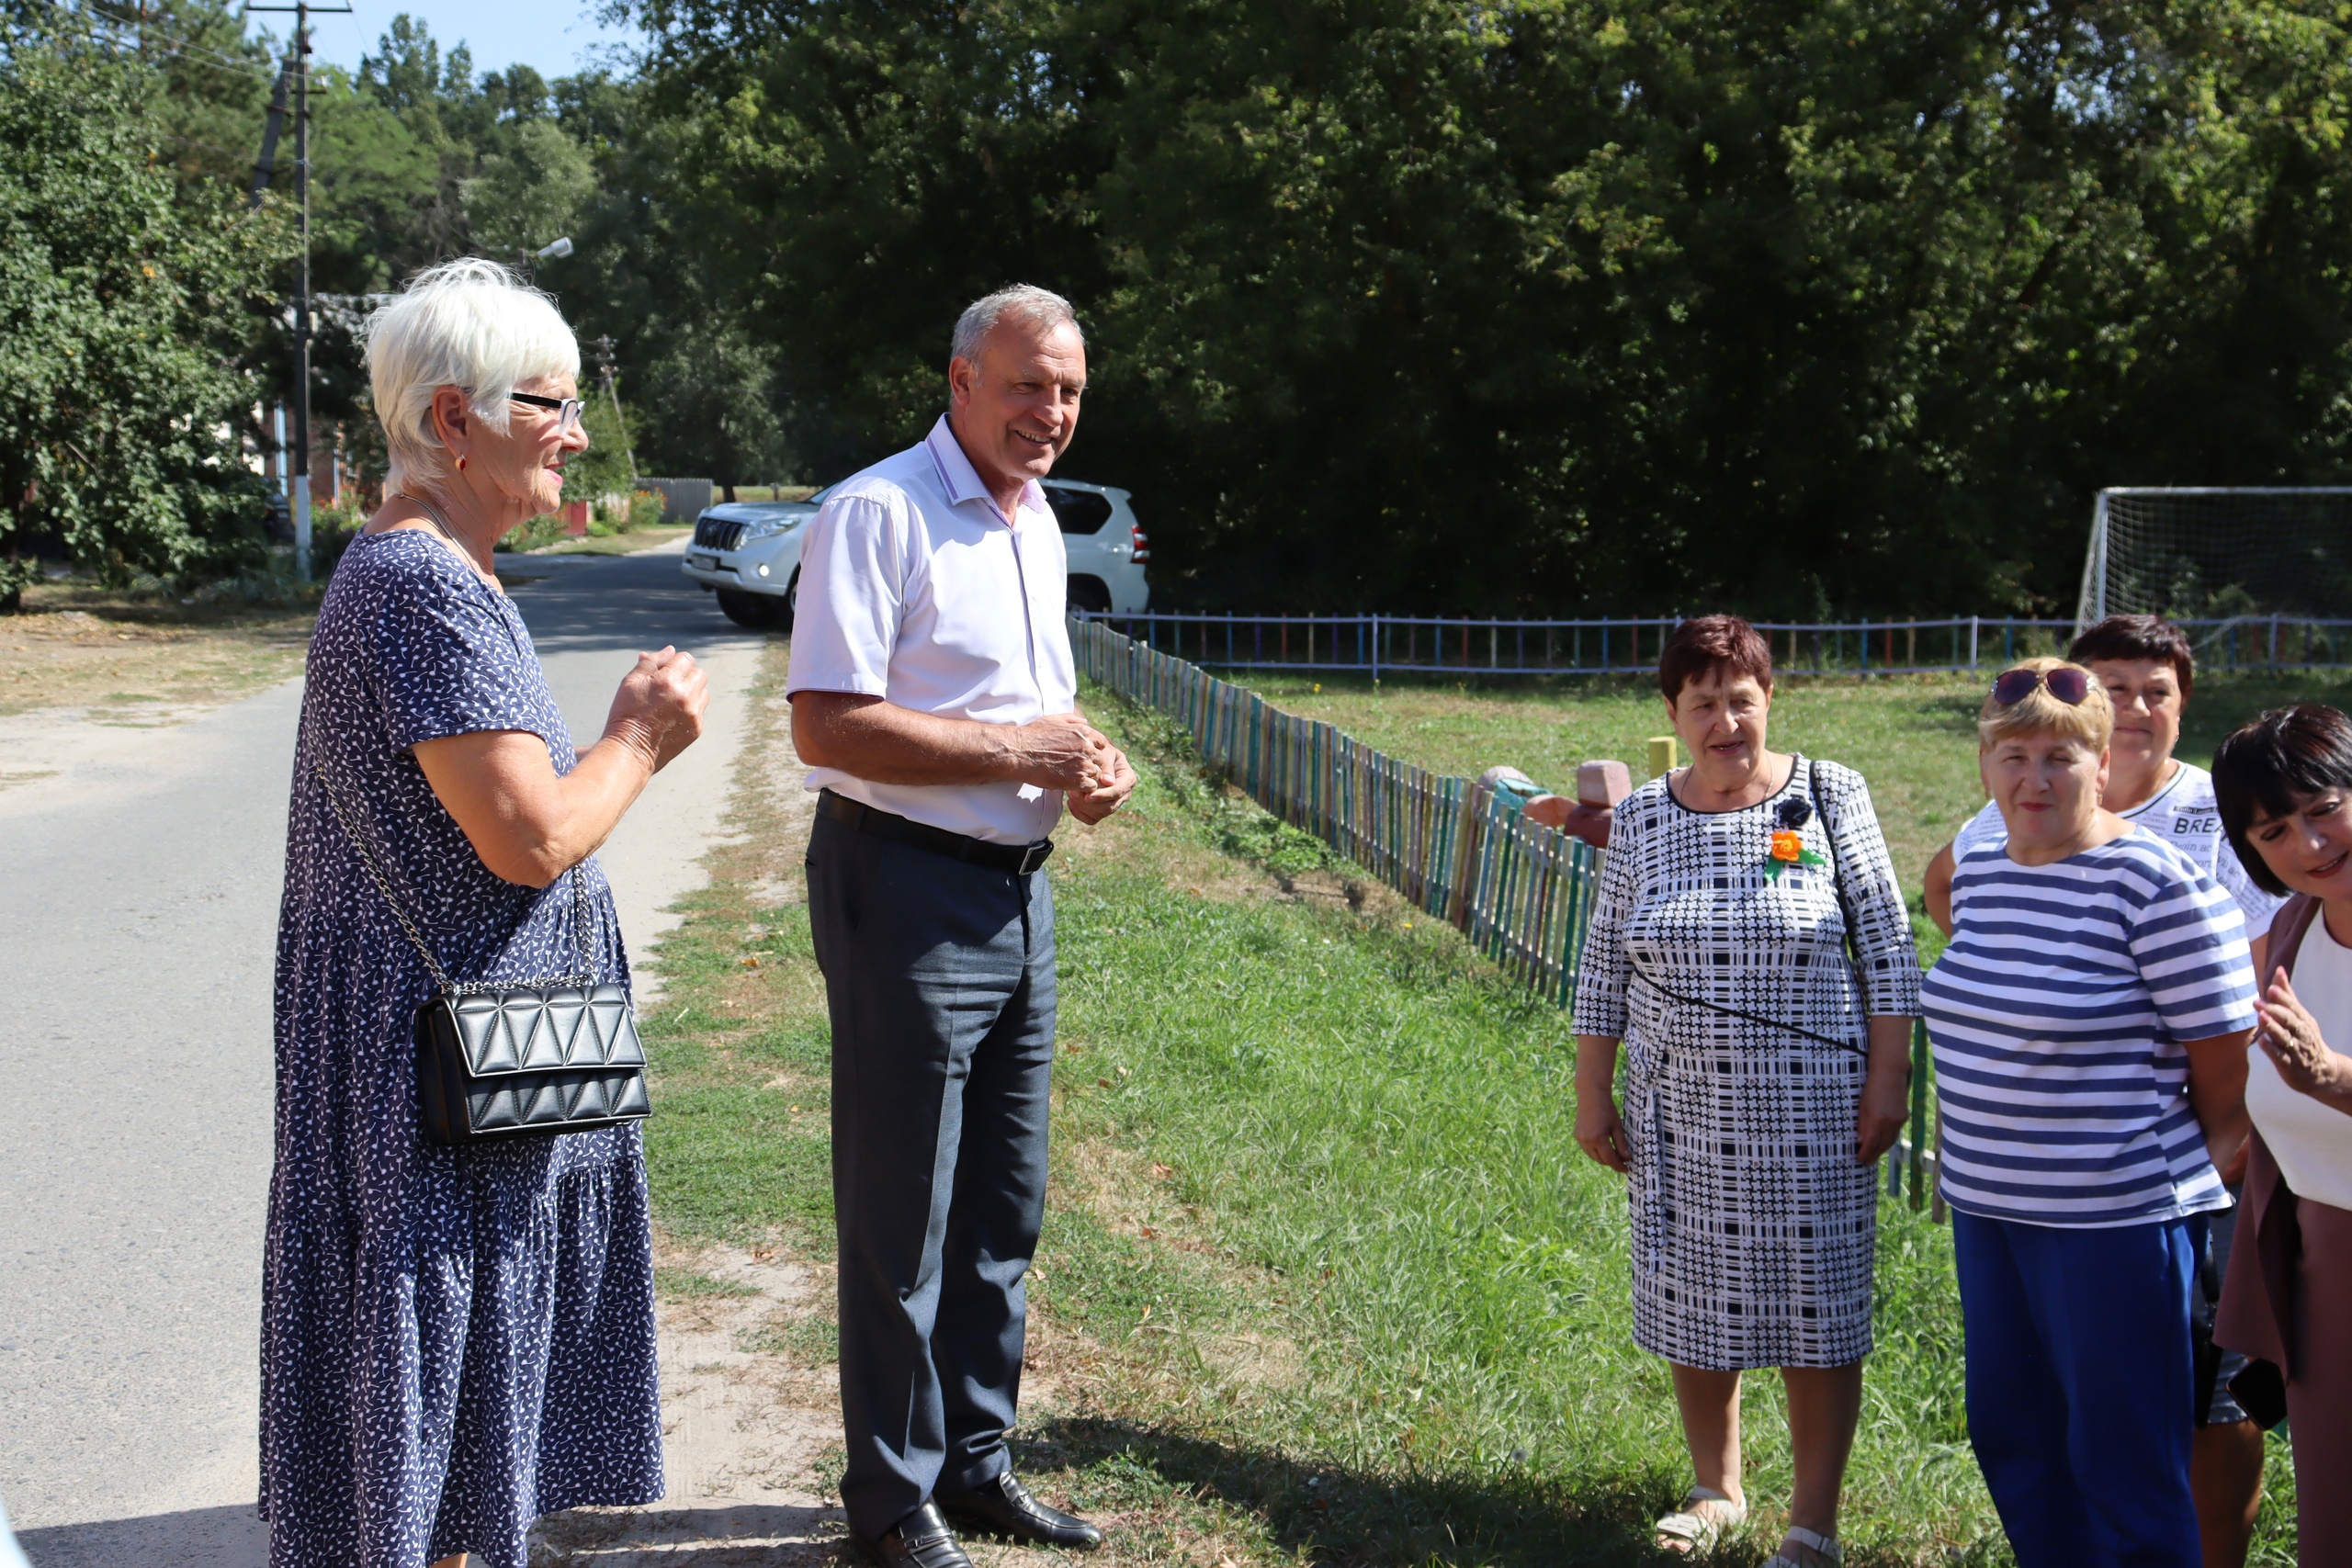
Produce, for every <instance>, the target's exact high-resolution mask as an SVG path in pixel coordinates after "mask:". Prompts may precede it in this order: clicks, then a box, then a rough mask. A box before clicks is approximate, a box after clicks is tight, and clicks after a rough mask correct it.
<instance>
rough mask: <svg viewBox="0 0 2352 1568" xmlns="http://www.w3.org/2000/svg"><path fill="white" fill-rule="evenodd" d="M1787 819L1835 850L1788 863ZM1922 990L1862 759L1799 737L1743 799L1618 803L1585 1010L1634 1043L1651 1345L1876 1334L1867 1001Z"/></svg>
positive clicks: (1758, 1344)
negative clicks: (1708, 805) (1864, 1139)
mask: <svg viewBox="0 0 2352 1568" xmlns="http://www.w3.org/2000/svg"><path fill="white" fill-rule="evenodd" d="M1825 817H1826V818H1827V820H1826V822H1825V821H1824V820H1823V818H1825ZM1775 829H1793V830H1794V831H1796V832H1797V833H1798V834H1799V836H1800V838H1801V840H1802V841H1803V845H1804V849H1805V850H1806V851H1807V852H1810V853H1812V854H1813V855H1814V856H1815V863H1812V864H1805V863H1799V864H1796V865H1785V866H1783V867H1781V870H1780V871H1779V872H1778V873H1777V874H1776V873H1774V872H1773V871H1772V870H1771V869H1770V868H1771V867H1772V865H1773V856H1772V835H1773V833H1774V831H1775ZM1833 865H1834V867H1835V870H1836V873H1837V875H1836V877H1835V878H1834V879H1833V877H1832V875H1831V870H1832V866H1833ZM1841 893H1842V897H1841ZM1849 920H1850V924H1849ZM1849 931H1850V932H1851V934H1852V939H1853V950H1854V953H1855V955H1856V956H1855V957H1852V958H1849V956H1848V953H1847V939H1848V934H1849ZM1702 1004H1712V1006H1710V1005H1702ZM1918 1010H1919V960H1918V956H1917V951H1916V950H1915V949H1914V948H1913V946H1912V942H1911V925H1910V918H1909V915H1908V913H1907V911H1906V910H1905V908H1904V904H1903V895H1902V894H1901V892H1899V891H1898V890H1897V888H1896V886H1895V882H1894V865H1893V863H1891V862H1890V861H1889V860H1888V858H1887V853H1886V840H1885V839H1884V838H1883V836H1882V835H1881V834H1880V832H1879V826H1878V817H1877V814H1876V813H1875V812H1874V811H1872V810H1871V796H1870V790H1869V787H1868V786H1867V785H1865V784H1863V782H1862V776H1861V774H1860V773H1856V772H1854V771H1853V770H1852V769H1851V768H1847V767H1841V766H1839V765H1838V763H1836V762H1810V761H1806V760H1805V759H1804V758H1803V757H1799V758H1796V759H1794V760H1793V765H1792V768H1791V769H1790V774H1789V778H1788V780H1787V782H1786V783H1785V784H1783V785H1782V787H1781V789H1780V790H1778V791H1777V792H1775V793H1774V794H1772V795H1770V796H1768V797H1767V798H1765V799H1763V800H1761V801H1758V803H1757V804H1756V805H1754V806H1750V807H1746V808H1745V809H1742V810H1738V811H1692V810H1691V809H1689V808H1688V807H1684V806H1683V805H1682V804H1681V803H1680V802H1679V801H1678V800H1677V799H1676V798H1675V797H1674V795H1673V793H1672V791H1671V790H1669V789H1668V786H1667V783H1666V781H1665V780H1663V779H1657V780H1653V781H1651V782H1650V783H1649V784H1645V785H1644V786H1643V787H1642V788H1640V789H1638V790H1635V791H1634V793H1633V794H1632V795H1629V796H1627V797H1626V799H1625V800H1624V801H1623V803H1622V804H1620V805H1619V807H1617V818H1616V822H1615V824H1614V826H1613V827H1612V829H1611V832H1610V839H1609V851H1608V859H1607V860H1606V861H1605V862H1604V863H1603V865H1602V868H1601V874H1600V893H1599V897H1598V898H1597V899H1596V901H1595V908H1594V910H1593V916H1592V924H1591V926H1590V927H1589V930H1588V931H1587V934H1586V937H1585V944H1584V953H1583V962H1582V967H1581V970H1580V972H1579V974H1578V976H1577V996H1576V1014H1575V1023H1574V1027H1575V1029H1576V1032H1577V1033H1578V1034H1598V1035H1607V1036H1609V1037H1611V1038H1613V1039H1621V1040H1623V1042H1624V1048H1625V1080H1624V1100H1625V1104H1624V1112H1623V1116H1624V1122H1625V1130H1626V1132H1627V1134H1628V1135H1629V1139H1630V1142H1631V1144H1632V1146H1633V1158H1632V1160H1631V1162H1630V1164H1631V1167H1632V1179H1631V1180H1630V1181H1629V1182H1628V1183H1627V1197H1628V1200H1629V1202H1630V1206H1631V1209H1632V1221H1633V1273H1634V1342H1635V1343H1636V1344H1638V1345H1640V1346H1641V1347H1642V1348H1644V1349H1645V1350H1647V1351H1649V1352H1651V1353H1652V1354H1653V1355H1657V1356H1663V1357H1665V1358H1666V1359H1668V1360H1669V1361H1673V1362H1676V1363H1678V1364H1679V1365H1681V1366H1686V1367H1703V1368H1710V1369H1713V1370H1716V1371H1733V1370H1744V1369H1747V1368H1750V1367H1842V1366H1847V1365H1849V1364H1850V1363H1852V1362H1855V1361H1859V1360H1860V1359H1862V1358H1863V1357H1864V1356H1866V1355H1868V1354H1869V1353H1870V1348H1871V1283H1872V1280H1871V1274H1872V1266H1873V1262H1874V1260H1875V1258H1876V1256H1877V1244H1878V1229H1877V1216H1878V1208H1877V1203H1878V1200H1877V1196H1876V1193H1877V1184H1876V1182H1875V1180H1874V1179H1873V1176H1874V1171H1873V1169H1872V1168H1871V1167H1867V1166H1862V1165H1858V1164H1856V1163H1855V1161H1854V1149H1855V1139H1856V1136H1857V1130H1856V1126H1855V1123H1856V1121H1857V1119H1858V1116H1859V1113H1860V1106H1861V1093H1862V1080H1863V1077H1864V1067H1865V1057H1864V1055H1863V1051H1864V1044H1865V1028H1864V1021H1865V1019H1866V1018H1869V1017H1872V1016H1888V1015H1905V1016H1907V1015H1915V1014H1917V1012H1918ZM1776 1025H1777V1026H1778V1027H1776ZM1799 1031H1803V1032H1802V1033H1801V1032H1799ZM1808 1035H1811V1036H1815V1037H1818V1038H1808V1037H1807V1036H1808ZM1824 1041H1836V1042H1839V1043H1838V1044H1826V1043H1823V1042H1824Z"/></svg>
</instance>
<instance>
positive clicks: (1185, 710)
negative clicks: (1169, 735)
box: [1070, 621, 1600, 1007]
mask: <svg viewBox="0 0 2352 1568" xmlns="http://www.w3.org/2000/svg"><path fill="white" fill-rule="evenodd" d="M1070 647H1071V649H1072V651H1073V652H1074V653H1075V654H1076V656H1077V660H1078V667H1079V669H1080V671H1081V672H1083V673H1084V674H1086V675H1089V676H1091V677H1092V678H1093V679H1094V680H1096V681H1098V682H1101V683H1102V684H1103V685H1105V686H1108V687H1109V688H1110V689H1111V690H1113V691H1114V692H1116V693H1117V694H1119V695H1121V696H1122V697H1125V698H1126V699H1127V700H1128V701H1129V702H1132V703H1135V704H1136V705H1138V706H1142V707H1148V708H1151V709H1153V710H1155V711H1156V712H1159V713H1162V714H1165V715H1167V716H1170V718H1173V719H1174V720H1176V721H1177V722H1178V723H1180V724H1182V725H1183V726H1184V728H1187V729H1188V730H1190V731H1191V732H1192V736H1193V745H1194V746H1195V747H1197V748H1198V749H1199V751H1200V754H1201V758H1202V761H1204V763H1205V764H1206V766H1207V767H1208V769H1209V771H1210V772H1211V773H1216V774H1218V775H1220V776H1222V777H1224V778H1226V779H1228V780H1230V781H1231V782H1232V783H1233V784H1235V785H1236V786H1238V788H1239V789H1240V790H1241V791H1242V792H1243V793H1244V794H1246V795H1249V796H1250V799H1252V800H1254V801H1256V802H1257V803H1258V804H1259V805H1261V806H1262V807H1265V808H1266V809H1267V810H1268V811H1270V812H1272V814H1273V815H1274V816H1276V817H1278V818H1281V819H1282V820H1283V821H1284V822H1286V823H1288V824H1290V825H1291V826H1292V827H1294V828H1296V829H1299V830H1300V831H1302V832H1306V833H1311V834H1313V835H1314V836H1315V837H1316V838H1317V839H1320V840H1323V842H1325V843H1327V844H1329V845H1330V846H1331V848H1333V849H1334V850H1336V851H1338V852H1340V853H1341V854H1343V855H1346V856H1347V857H1348V858H1349V859H1351V860H1352V861H1354V862H1355V863H1357V864H1358V865H1361V866H1363V868H1364V869H1365V870H1366V871H1368V872H1370V873H1372V874H1373V875H1374V876H1377V877H1378V878H1380V880H1381V881H1383V882H1385V883H1386V884H1387V885H1388V886H1391V887H1393V888H1395V889H1396V890H1397V892H1398V893H1399V894H1401V895H1403V897H1405V898H1406V899H1407V900H1408V901H1409V902H1410V903H1411V904H1412V905H1413V906H1414V907H1415V908H1419V909H1420V910H1422V911H1424V912H1425V913H1427V914H1430V915H1431V916H1433V917H1436V918H1437V919H1443V920H1446V921H1448V922H1450V923H1452V924H1453V925H1454V926H1457V927H1459V928H1460V929H1461V930H1462V931H1463V932H1464V934H1466V935H1467V936H1468V937H1469V938H1470V940H1471V942H1473V943H1474V944H1476V947H1477V948H1478V950H1479V951H1480V952H1481V953H1485V954H1486V955H1487V957H1489V958H1491V959H1492V960H1493V961H1494V962H1495V963H1496V964H1498V965H1500V966H1501V967H1502V968H1503V970H1504V971H1505V972H1506V973H1508V974H1510V976H1512V977H1513V978H1514V979H1517V980H1519V981H1521V982H1522V983H1523V984H1525V985H1528V986H1530V987H1533V988H1534V989H1535V990H1537V991H1540V992H1541V993H1543V994H1544V996H1546V997H1549V998H1551V999H1552V1000H1553V1001H1554V1002H1555V1004H1556V1005H1558V1006H1561V1007H1566V1006H1567V1004H1568V1000H1569V998H1571V997H1573V996H1574V995H1575V994H1576V980H1577V954H1578V953H1580V952H1581V951H1582V949H1583V945H1584V929H1585V924H1586V922H1587V921H1588V920H1589V919H1590V918H1591V914H1592V900H1593V894H1594V891H1595V889H1596V888H1597V887H1598V886H1599V884H1600V852H1599V851H1597V850H1595V849H1593V848H1592V846H1591V845H1589V844H1587V843H1585V842H1584V841H1583V840H1580V839H1572V838H1569V837H1568V836H1567V835H1566V834H1565V833H1561V832H1558V831H1556V830H1555V829H1550V828H1545V827H1542V826H1539V825H1537V824H1535V823H1532V822H1530V821H1528V820H1527V819H1526V818H1523V817H1521V816H1520V815H1519V814H1517V813H1516V812H1513V811H1510V810H1508V809H1506V808H1505V807H1504V805H1503V803H1502V802H1501V801H1500V800H1499V799H1498V798H1496V797H1494V796H1493V795H1489V794H1487V793H1485V792H1482V791H1479V790H1477V789H1476V788H1475V787H1474V786H1473V784H1472V783H1471V781H1470V780H1468V779H1464V778H1453V777H1449V776H1447V775H1445V774H1442V773H1431V772H1430V770H1429V769H1427V768H1421V767H1416V766H1414V765H1413V764H1412V763H1410V762H1407V761H1400V760H1398V759H1397V758H1395V757H1391V756H1389V755H1388V754H1387V753H1385V752H1384V751H1381V750H1376V749H1375V748H1374V747H1371V746H1367V745H1365V744H1364V743H1363V741H1361V740H1358V739H1355V738H1354V737H1353V736H1351V735H1349V734H1347V733H1346V732H1344V731H1342V730H1340V729H1338V728H1334V727H1333V726H1331V725H1329V724H1325V723H1323V722H1322V721H1320V720H1318V719H1311V718H1301V717H1299V716H1297V715H1295V714H1289V713H1284V712H1283V710H1282V709H1280V708H1278V707H1276V706H1274V705H1272V703H1269V702H1267V701H1266V700H1265V699H1264V698H1263V697H1261V696H1260V695H1259V694H1257V693H1255V692H1252V691H1250V690H1249V689H1248V688H1247V687H1244V686H1237V685H1235V684H1234V683H1233V682H1230V681H1220V680H1218V679H1217V678H1216V676H1214V675H1211V674H1210V673H1209V672H1208V671H1205V670H1203V669H1202V668H1201V667H1200V666H1198V665H1196V664H1193V663H1189V662H1187V661H1186V660H1182V659H1179V658H1177V657H1175V656H1174V655H1172V654H1167V653H1161V652H1159V651H1157V650H1155V649H1151V648H1149V647H1148V646H1146V645H1145V644H1143V643H1140V642H1137V641H1136V640H1134V639H1133V638H1131V637H1124V636H1122V635H1120V634H1119V633H1118V632H1115V631H1114V630H1112V629H1111V627H1109V626H1105V625H1103V623H1101V622H1099V621H1074V622H1073V623H1072V625H1071V627H1070Z"/></svg>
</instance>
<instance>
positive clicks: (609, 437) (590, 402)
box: [563, 375, 639, 505]
mask: <svg viewBox="0 0 2352 1568" xmlns="http://www.w3.org/2000/svg"><path fill="white" fill-rule="evenodd" d="M581 382H582V385H581V396H582V399H583V400H585V406H584V407H582V410H581V411H580V423H581V428H582V429H584V430H585V431H587V433H588V450H586V451H585V452H581V453H576V454H574V455H573V456H572V457H571V458H570V459H569V460H568V461H566V462H565V464H564V465H563V499H564V500H566V501H567V502H571V501H584V502H589V503H590V504H591V505H601V504H602V502H603V498H604V497H605V496H608V495H619V496H627V495H628V494H629V492H630V491H632V490H633V489H634V488H635V486H634V485H633V484H632V482H631V481H632V479H634V477H635V476H633V475H632V474H630V472H629V471H628V445H627V443H626V442H625V441H624V439H623V432H624V431H625V430H627V429H631V428H633V427H634V426H635V425H636V424H637V423H639V421H638V417H637V411H636V410H634V409H628V408H624V409H621V410H618V411H616V410H615V409H614V407H613V402H612V400H611V399H610V398H607V397H605V394H604V392H603V391H602V390H601V389H599V388H598V387H597V386H596V384H595V381H594V378H593V377H592V376H590V375H583V376H582V378H581Z"/></svg>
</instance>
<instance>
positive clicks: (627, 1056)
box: [318, 762, 653, 1144]
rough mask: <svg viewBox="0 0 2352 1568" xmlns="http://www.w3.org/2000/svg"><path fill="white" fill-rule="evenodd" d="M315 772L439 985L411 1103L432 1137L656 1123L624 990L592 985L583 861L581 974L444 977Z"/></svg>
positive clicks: (578, 923) (450, 1140)
mask: <svg viewBox="0 0 2352 1568" xmlns="http://www.w3.org/2000/svg"><path fill="white" fill-rule="evenodd" d="M318 770H319V782H320V783H321V784H322V785H323V786H324V787H325V789H326V795H327V804H328V806H329V807H331V808H332V809H333V810H334V818H335V821H336V822H337V823H338V824H339V825H340V826H341V827H342V829H343V831H344V834H345V837H346V838H348V839H350V840H351V842H352V846H353V848H355V849H356V850H357V851H358V852H359V859H360V863H362V864H363V865H365V866H366V867H367V868H368V877H369V879H370V880H371V881H373V882H374V883H375V884H376V890H377V891H378V892H379V893H380V894H382V895H383V898H384V902H385V903H386V904H387V905H388V906H390V908H391V911H392V917H393V919H397V920H399V921H400V923H401V930H402V931H406V932H407V933H408V939H409V941H410V942H413V943H414V944H415V946H416V951H417V952H418V953H420V954H422V955H423V957H424V967H425V970H426V972H427V973H428V974H430V975H431V976H433V983H434V984H435V986H436V987H439V989H438V990H437V992H436V993H435V995H434V996H433V997H432V998H430V999H429V1000H427V1001H426V1002H425V1003H424V1005H423V1006H421V1007H419V1008H418V1009H417V1010H416V1102H417V1114H418V1121H419V1122H420V1124H421V1125H422V1126H423V1128H424V1136H425V1140H426V1141H427V1142H428V1143H435V1144H475V1143H481V1142H484V1141H487V1140H489V1139H492V1138H508V1137H515V1136H519V1135H523V1134H556V1133H582V1132H587V1131H589V1130H590V1129H592V1128H596V1127H612V1126H617V1125H619V1124H620V1123H622V1122H638V1121H642V1120H643V1119H644V1118H645V1117H647V1116H648V1115H650V1114H651V1112H652V1109H653V1108H652V1105H651V1104H650V1102H649V1101H648V1100H647V1099H646V1095H645V1048H644V1046H643V1045H642V1044H640V1043H639V1041H638V1037H637V1018H636V1015H635V1013H634V1011H633V1010H631V1008H630V1006H629V999H628V992H627V991H626V990H624V989H623V988H622V987H618V986H611V985H599V984H597V983H596V982H595V979H594V968H593V967H592V966H591V965H590V964H589V962H588V893H587V888H586V886H585V874H586V863H585V862H582V863H581V864H579V865H575V866H573V867H572V868H571V870H570V871H569V872H567V873H565V874H566V875H567V876H569V877H570V878H571V912H572V936H573V940H574V941H575V942H577V944H578V950H579V954H580V967H579V969H578V971H577V972H575V973H573V974H571V975H568V976H560V977H557V978H554V979H549V980H541V981H534V982H530V983H526V984H515V983H513V982H505V981H471V982H467V983H464V984H460V983H458V982H457V981H454V980H452V979H450V978H449V976H448V975H447V972H446V971H444V970H443V969H442V967H441V962H440V960H439V959H437V958H435V957H434V955H433V949H432V948H431V947H429V946H427V945H426V944H425V941H424V937H423V936H422V935H420V934H419V933H418V931H417V929H416V926H415V925H414V923H413V922H412V921H411V920H410V919H409V918H408V912H407V910H405V909H404V908H401V901H400V899H399V898H398V897H395V896H394V894H393V892H392V888H391V884H390V882H389V881H388V880H387V879H386V877H385V875H384V874H383V871H382V870H381V868H379V866H378V865H377V863H376V857H375V855H374V854H373V853H372V852H370V851H369V849H368V840H366V839H364V838H362V837H361V836H360V834H359V833H358V831H357V830H356V829H355V827H354V826H353V823H352V820H351V818H350V817H349V816H348V815H347V814H346V813H345V810H344V803H343V800H342V798H341V796H340V795H338V794H337V792H336V790H335V787H334V781H333V780H332V779H331V778H330V777H329V776H328V773H327V770H326V766H325V764H324V763H323V762H321V763H320V764H318Z"/></svg>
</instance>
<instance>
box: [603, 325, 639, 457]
mask: <svg viewBox="0 0 2352 1568" xmlns="http://www.w3.org/2000/svg"><path fill="white" fill-rule="evenodd" d="M596 375H597V378H598V379H600V380H602V381H603V382H604V383H605V397H606V398H608V399H610V400H612V405H613V423H615V424H616V425H618V426H620V432H621V456H623V457H627V458H628V488H629V490H630V491H631V492H632V493H634V492H635V491H636V490H637V449H636V447H635V446H634V445H632V444H631V442H630V441H629V438H628V421H627V420H625V419H623V418H622V417H621V394H620V387H619V383H618V381H617V380H616V378H615V377H614V375H613V340H612V339H611V338H610V337H600V338H598V339H597V340H596Z"/></svg>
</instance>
